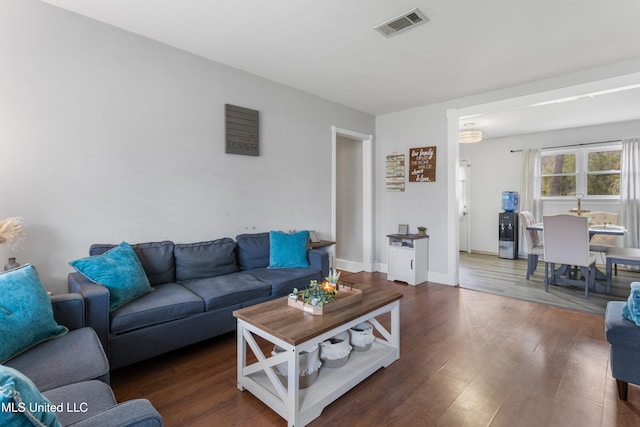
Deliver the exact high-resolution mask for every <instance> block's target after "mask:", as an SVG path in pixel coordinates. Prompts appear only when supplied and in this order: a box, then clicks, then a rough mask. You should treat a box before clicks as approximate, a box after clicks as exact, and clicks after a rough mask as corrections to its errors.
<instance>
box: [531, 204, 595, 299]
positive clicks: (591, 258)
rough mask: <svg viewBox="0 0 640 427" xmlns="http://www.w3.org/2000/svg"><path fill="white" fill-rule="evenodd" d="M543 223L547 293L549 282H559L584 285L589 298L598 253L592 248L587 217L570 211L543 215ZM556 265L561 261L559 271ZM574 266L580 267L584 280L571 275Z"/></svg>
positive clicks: (585, 294)
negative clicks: (590, 248) (569, 212)
mask: <svg viewBox="0 0 640 427" xmlns="http://www.w3.org/2000/svg"><path fill="white" fill-rule="evenodd" d="M542 225H543V231H542V235H543V238H544V271H545V277H544V290H545V291H547V292H548V291H549V283H551V284H552V285H554V284H555V283H556V281H558V282H559V283H564V284H568V285H576V286H584V296H585V298H589V288H590V287H593V288H595V276H596V255H595V254H594V253H593V252H590V251H589V224H588V220H587V218H586V217H583V216H576V215H567V214H562V215H551V216H544V217H542ZM555 264H560V265H561V267H560V268H558V270H556V269H555ZM549 266H551V274H549ZM572 266H576V267H579V268H580V271H581V272H582V276H583V279H584V280H577V279H575V278H573V277H572V276H571V270H572V268H571V267H572ZM563 276H564V277H563Z"/></svg>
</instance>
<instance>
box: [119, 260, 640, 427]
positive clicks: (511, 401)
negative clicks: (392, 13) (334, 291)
mask: <svg viewBox="0 0 640 427" xmlns="http://www.w3.org/2000/svg"><path fill="white" fill-rule="evenodd" d="M525 268H526V264H525ZM517 274H519V273H517ZM470 277H471V276H470ZM349 280H352V281H359V282H363V283H367V284H369V285H371V286H379V287H388V288H391V289H394V290H397V291H399V292H401V293H402V294H403V298H402V299H401V300H400V324H401V349H400V359H399V360H398V361H396V362H395V363H393V364H391V365H390V366H389V367H387V368H385V369H381V370H379V371H377V372H376V373H374V374H373V375H372V376H371V377H369V378H367V379H366V380H364V381H363V382H362V383H360V384H359V385H357V386H356V387H355V388H353V389H352V390H351V391H349V392H348V393H347V394H345V395H344V396H342V397H341V398H339V399H338V400H337V401H336V402H334V403H333V404H331V405H330V406H329V407H328V408H326V409H325V410H324V411H323V413H322V415H321V416H320V418H319V419H317V420H315V421H314V422H312V423H311V424H310V426H311V427H314V426H325V425H349V426H367V427H368V426H387V425H388V426H403V427H404V426H408V425H411V426H429V427H431V426H456V427H458V426H474V427H476V426H477V427H488V426H492V427H496V426H557V425H561V426H572V425H576V426H581V427H584V426H596V427H597V426H603V427H604V426H607V427H609V426H626V425H628V426H632V425H635V426H637V425H640V387H637V386H633V385H630V386H629V400H628V401H627V402H621V401H619V400H618V399H617V394H616V386H615V380H614V379H613V378H612V377H611V373H610V369H609V365H608V364H609V344H608V343H607V342H606V340H605V339H604V319H603V317H602V316H599V315H593V314H586V313H584V312H580V311H571V310H566V309H562V308H557V307H554V306H551V305H546V304H537V303H531V302H527V301H522V300H518V299H512V298H506V297H502V296H496V295H491V294H488V293H483V292H478V291H475V290H469V289H462V288H456V287H449V286H443V285H438V284H432V283H427V284H423V285H420V286H416V287H413V286H407V285H404V284H400V283H394V282H388V281H387V280H386V275H385V274H382V273H357V274H353V275H351V276H350V277H349ZM482 280H484V279H482ZM504 280H507V279H504ZM512 280H517V279H515V278H514V279H512ZM385 322H386V321H385ZM264 345H267V344H266V343H265V344H264ZM235 364H236V344H235V334H234V333H231V334H226V335H224V336H221V337H217V338H215V339H212V340H208V341H206V342H203V343H199V344H196V345H193V346H189V347H186V348H183V349H181V350H178V351H175V352H172V353H169V354H166V355H163V356H159V357H156V358H153V359H150V360H148V361H144V362H141V363H138V364H136V365H132V366H129V367H125V368H121V369H118V370H115V371H113V372H112V386H113V389H114V391H115V394H116V397H117V399H118V400H119V401H121V400H127V399H132V398H138V397H146V398H148V399H150V400H151V402H152V403H153V405H154V406H155V407H156V408H157V409H158V411H159V412H160V413H161V414H162V415H163V417H164V420H165V424H166V425H167V426H169V427H171V426H211V425H216V426H218V425H219V426H227V425H229V426H231V425H234V426H247V427H248V426H251V427H253V426H285V425H286V422H285V421H284V420H283V419H282V418H280V417H279V416H278V415H276V414H275V412H273V411H272V410H270V409H269V408H268V407H266V406H265V405H264V404H262V402H260V401H259V400H258V399H257V398H255V397H254V396H253V395H251V393H249V392H247V391H245V392H241V391H239V390H238V389H237V387H236V366H235ZM348 366H349V365H348V364H347V365H345V366H344V367H342V368H337V369H348Z"/></svg>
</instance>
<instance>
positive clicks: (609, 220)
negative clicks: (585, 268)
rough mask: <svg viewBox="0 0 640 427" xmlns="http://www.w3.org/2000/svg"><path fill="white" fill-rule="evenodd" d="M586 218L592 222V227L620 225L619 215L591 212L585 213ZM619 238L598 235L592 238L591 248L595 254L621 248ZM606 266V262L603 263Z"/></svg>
mask: <svg viewBox="0 0 640 427" xmlns="http://www.w3.org/2000/svg"><path fill="white" fill-rule="evenodd" d="M584 216H586V217H587V218H589V219H590V220H591V224H590V225H591V226H594V225H604V224H613V225H618V214H617V213H612V212H600V211H598V212H590V213H585V214H584ZM619 239H620V238H619V237H618V236H610V235H606V234H596V235H594V236H593V237H591V241H590V244H589V248H590V250H591V251H593V252H600V253H603V254H604V253H605V252H607V249H608V248H615V247H616V246H619ZM603 264H604V262H603Z"/></svg>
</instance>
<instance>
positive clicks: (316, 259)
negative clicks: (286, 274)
mask: <svg viewBox="0 0 640 427" xmlns="http://www.w3.org/2000/svg"><path fill="white" fill-rule="evenodd" d="M307 257H308V258H309V267H311V268H315V269H316V270H320V272H321V273H322V277H327V276H328V275H329V253H328V252H327V251H325V250H322V249H309V250H308V251H307Z"/></svg>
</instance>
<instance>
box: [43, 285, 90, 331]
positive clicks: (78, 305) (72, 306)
mask: <svg viewBox="0 0 640 427" xmlns="http://www.w3.org/2000/svg"><path fill="white" fill-rule="evenodd" d="M51 306H52V307H53V318H54V319H55V320H56V322H57V323H58V324H59V325H63V326H66V327H67V328H68V329H69V330H70V331H73V330H74V329H80V328H83V327H84V326H85V312H84V298H83V297H82V295H80V294H61V295H52V296H51Z"/></svg>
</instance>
